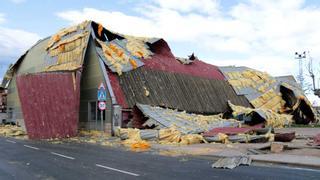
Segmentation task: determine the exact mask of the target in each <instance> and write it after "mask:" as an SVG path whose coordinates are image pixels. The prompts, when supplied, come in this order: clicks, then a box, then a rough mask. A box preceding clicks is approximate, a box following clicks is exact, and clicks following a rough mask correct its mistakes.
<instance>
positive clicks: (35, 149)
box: [23, 145, 39, 150]
mask: <svg viewBox="0 0 320 180" xmlns="http://www.w3.org/2000/svg"><path fill="white" fill-rule="evenodd" d="M23 146H24V147H27V148H31V149H35V150H39V148H37V147H33V146H28V145H23Z"/></svg>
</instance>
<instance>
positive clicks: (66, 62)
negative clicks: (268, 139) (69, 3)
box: [2, 21, 315, 139]
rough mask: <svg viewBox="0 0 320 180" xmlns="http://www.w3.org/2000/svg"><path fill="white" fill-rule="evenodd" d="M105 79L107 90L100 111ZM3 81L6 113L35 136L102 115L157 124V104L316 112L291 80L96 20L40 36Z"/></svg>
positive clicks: (299, 115) (192, 109) (301, 115)
mask: <svg viewBox="0 0 320 180" xmlns="http://www.w3.org/2000/svg"><path fill="white" fill-rule="evenodd" d="M101 83H103V84H104V86H105V87H106V90H107V94H106V95H107V97H106V110H105V111H103V115H102V117H101V116H99V115H100V113H101V111H100V110H99V109H98V107H97V103H98V101H97V88H98V86H99V85H100V84H101ZM2 84H3V85H5V86H6V87H7V89H8V95H7V107H8V117H9V118H10V119H11V120H12V121H14V122H16V123H17V124H18V125H20V126H22V127H24V128H25V130H26V131H27V133H28V136H29V138H33V139H41V138H55V137H69V136H75V135H76V134H77V130H78V129H80V128H85V129H99V125H100V123H101V122H103V128H104V129H105V131H108V130H110V131H111V130H112V127H113V126H114V125H117V126H122V127H127V126H130V127H136V128H146V125H148V126H149V127H153V126H156V125H157V126H158V125H159V123H160V124H161V122H162V121H161V120H160V121H157V122H155V121H153V122H152V121H149V124H148V120H150V119H152V117H154V115H158V116H156V117H155V118H153V119H156V120H159V118H157V117H165V116H162V115H164V113H166V112H167V111H165V110H164V111H162V110H160V111H159V109H158V110H157V108H154V107H158V108H160V109H161V108H162V109H167V110H168V109H171V110H175V111H177V112H182V111H185V113H193V114H202V115H211V116H212V117H216V116H215V114H219V113H225V116H228V113H226V112H230V111H232V108H230V103H232V104H233V105H236V106H241V107H245V108H263V109H269V110H272V111H275V112H277V113H286V114H293V116H294V119H295V120H296V121H297V122H298V123H309V122H310V121H314V120H315V117H314V113H313V110H312V108H311V106H310V103H309V102H308V100H307V99H306V98H305V96H304V95H303V93H302V91H300V90H299V89H298V88H297V87H295V86H293V85H292V84H290V83H288V82H282V81H280V80H276V79H275V78H273V77H271V76H269V75H267V74H266V73H262V72H259V71H255V70H252V69H249V68H245V67H240V68H236V67H217V66H214V65H210V64H207V63H204V62H203V61H201V60H199V59H197V58H196V57H195V56H193V55H192V56H190V57H189V58H176V57H175V56H174V55H173V54H172V52H171V50H170V47H169V46H168V44H167V42H166V41H165V40H163V39H160V38H142V37H133V36H127V35H122V34H119V33H115V32H112V31H110V30H108V29H106V28H104V27H103V26H102V25H101V24H99V23H96V22H94V21H85V22H83V23H81V24H78V25H75V26H72V27H69V28H65V29H62V30H60V31H59V32H58V33H56V34H54V35H52V36H50V37H48V38H45V39H42V40H40V41H38V42H37V43H36V44H35V45H34V46H33V47H31V48H30V49H29V50H28V51H27V52H25V53H24V54H23V55H22V56H21V57H20V58H19V59H18V60H17V61H16V63H15V64H14V65H12V66H11V67H10V68H9V70H8V71H7V73H6V75H5V78H4V79H3V83H2ZM228 102H229V103H228ZM157 113H158V114H157ZM159 113H160V115H159ZM161 113H162V114H161ZM173 114H175V113H173ZM183 117H186V116H183ZM183 117H182V116H179V117H178V119H179V118H180V120H181V119H183ZM188 117H189V116H188ZM169 118H172V116H169ZM219 118H222V117H219ZM176 119H177V118H176ZM101 120H103V121H101ZM168 124H169V125H170V123H168ZM229 124H234V122H233V121H230V123H229ZM162 125H163V124H162ZM169 125H168V126H169ZM163 127H167V126H165V125H163ZM206 127H207V128H208V126H206Z"/></svg>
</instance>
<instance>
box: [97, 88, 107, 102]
mask: <svg viewBox="0 0 320 180" xmlns="http://www.w3.org/2000/svg"><path fill="white" fill-rule="evenodd" d="M106 100H107V94H106V90H104V89H99V90H98V101H106Z"/></svg>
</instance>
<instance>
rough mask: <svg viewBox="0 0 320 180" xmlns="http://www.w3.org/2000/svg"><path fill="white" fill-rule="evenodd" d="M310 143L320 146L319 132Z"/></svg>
mask: <svg viewBox="0 0 320 180" xmlns="http://www.w3.org/2000/svg"><path fill="white" fill-rule="evenodd" d="M308 145H311V146H320V133H319V134H316V135H315V136H314V137H313V140H312V142H311V143H308Z"/></svg>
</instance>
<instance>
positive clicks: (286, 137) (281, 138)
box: [274, 132, 296, 142]
mask: <svg viewBox="0 0 320 180" xmlns="http://www.w3.org/2000/svg"><path fill="white" fill-rule="evenodd" d="M295 134H296V133H295V132H289V133H276V134H275V135H274V141H278V142H291V141H292V140H293V139H295V138H296V135H295Z"/></svg>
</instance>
